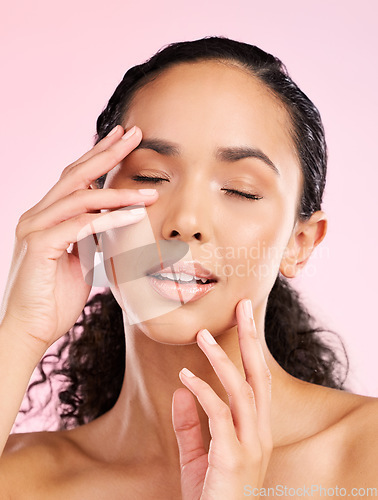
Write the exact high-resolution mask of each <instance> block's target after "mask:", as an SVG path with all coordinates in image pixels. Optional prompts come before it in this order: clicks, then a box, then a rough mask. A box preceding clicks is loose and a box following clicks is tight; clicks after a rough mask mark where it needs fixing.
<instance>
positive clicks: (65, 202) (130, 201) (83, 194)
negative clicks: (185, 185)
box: [17, 188, 158, 239]
mask: <svg viewBox="0 0 378 500" xmlns="http://www.w3.org/2000/svg"><path fill="white" fill-rule="evenodd" d="M157 196H158V192H157V190H156V191H155V193H154V194H153V195H146V194H143V193H140V192H139V191H138V190H137V189H112V188H106V189H78V190H77V191H74V192H73V193H71V194H69V195H68V196H65V197H64V198H62V199H59V200H57V201H56V202H54V203H52V204H51V205H49V206H48V207H47V208H45V209H44V210H42V211H41V212H38V213H36V214H35V215H32V216H30V217H29V218H28V219H24V220H22V221H21V222H19V224H18V227H17V238H18V239H23V238H25V236H26V235H27V234H29V233H31V232H33V231H39V230H41V229H47V228H49V227H52V226H55V225H57V224H59V223H60V222H62V221H64V220H68V219H70V218H73V217H76V216H79V215H80V214H83V213H85V212H92V213H93V212H97V213H99V212H100V211H101V209H114V210H117V209H119V208H122V207H125V206H129V205H134V204H138V203H143V204H145V205H151V204H152V203H153V202H154V201H156V199H157Z"/></svg>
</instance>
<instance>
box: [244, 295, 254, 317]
mask: <svg viewBox="0 0 378 500" xmlns="http://www.w3.org/2000/svg"><path fill="white" fill-rule="evenodd" d="M243 308H244V314H245V315H246V316H247V318H250V319H253V312H252V302H251V300H250V299H248V300H245V301H244V302H243Z"/></svg>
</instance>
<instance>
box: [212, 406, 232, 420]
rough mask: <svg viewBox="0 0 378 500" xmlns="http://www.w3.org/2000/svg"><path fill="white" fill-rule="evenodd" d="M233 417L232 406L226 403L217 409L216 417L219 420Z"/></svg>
mask: <svg viewBox="0 0 378 500" xmlns="http://www.w3.org/2000/svg"><path fill="white" fill-rule="evenodd" d="M230 417H231V412H230V408H229V407H228V406H227V405H226V404H225V403H224V404H220V405H219V406H218V408H217V409H216V411H215V418H216V419H219V420H229V419H230Z"/></svg>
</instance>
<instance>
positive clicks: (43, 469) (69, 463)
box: [0, 431, 81, 498]
mask: <svg viewBox="0 0 378 500" xmlns="http://www.w3.org/2000/svg"><path fill="white" fill-rule="evenodd" d="M80 460H81V457H80V450H79V449H77V447H75V445H74V444H73V443H72V442H71V441H70V440H69V439H67V438H66V437H65V434H64V433H62V432H59V431H56V432H48V431H42V432H30V433H19V434H11V435H10V436H9V438H8V441H7V443H6V446H5V448H4V451H3V454H2V456H1V458H0V475H1V478H2V479H1V483H0V497H1V498H11V497H12V498H24V495H25V492H28V491H29V492H30V494H31V498H33V496H32V495H33V493H32V491H33V490H34V489H35V488H39V487H40V485H42V484H43V485H47V484H48V482H49V480H50V479H51V480H54V479H57V478H58V476H59V475H62V474H63V475H64V474H65V473H66V472H67V469H68V468H69V469H71V468H72V467H74V466H75V464H77V463H78V461H80ZM20 471H22V474H20ZM17 495H18V496H17Z"/></svg>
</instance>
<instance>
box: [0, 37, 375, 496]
mask: <svg viewBox="0 0 378 500" xmlns="http://www.w3.org/2000/svg"><path fill="white" fill-rule="evenodd" d="M125 131H126V133H125ZM325 173H326V145H325V141H324V132H323V127H322V124H321V120H320V116H319V114H318V111H317V109H316V108H315V106H314V105H313V104H312V103H311V101H310V100H309V99H308V98H307V97H306V95H305V94H303V93H302V92H301V91H300V90H299V89H298V87H297V86H296V85H295V83H294V82H293V81H292V80H291V79H290V77H289V76H288V75H287V73H286V70H285V68H284V66H283V65H282V63H281V62H280V61H279V60H278V59H276V58H274V57H273V56H271V55H269V54H267V53H265V52H263V51H262V50H260V49H258V48H257V47H253V46H251V45H248V44H244V43H240V42H236V41H233V40H229V39H227V38H224V37H208V38H204V39H201V40H197V41H192V42H183V43H175V44H172V45H170V46H167V47H165V48H164V49H163V50H161V51H160V52H158V53H157V54H155V55H154V56H153V57H152V58H151V59H150V60H149V61H147V62H146V63H144V64H142V65H140V66H136V67H134V68H131V69H130V70H129V71H128V72H127V73H126V75H125V77H124V79H123V81H122V82H121V83H120V85H119V86H118V88H117V89H116V91H115V93H114V94H113V96H112V97H111V99H110V101H109V103H108V106H107V107H106V109H105V110H104V111H103V112H102V113H101V115H100V117H99V119H98V121H97V140H96V145H95V146H94V148H93V149H92V150H91V151H89V152H88V153H86V154H85V155H84V156H83V157H81V158H80V159H79V160H77V161H76V162H75V163H73V164H72V165H70V166H68V167H67V168H65V169H64V171H63V173H62V175H61V177H60V179H59V181H58V182H57V183H56V184H55V186H53V188H52V189H51V190H50V191H49V192H48V193H47V195H46V196H45V197H44V198H43V199H42V200H41V201H40V202H39V203H38V204H37V205H36V206H34V207H33V208H31V209H30V210H29V211H27V212H26V213H24V214H23V215H22V216H21V218H20V221H19V223H18V226H17V229H16V246H15V252H14V259H13V262H12V267H11V272H10V276H9V285H8V288H7V290H6V294H5V297H4V301H3V317H2V323H1V325H0V333H1V336H0V342H1V345H0V347H1V350H0V352H1V359H0V361H1V362H0V366H1V377H0V380H1V401H2V403H3V409H2V419H1V433H2V434H1V436H2V441H1V442H2V447H4V445H5V444H6V446H5V449H4V452H3V455H2V458H1V461H0V467H1V471H2V474H1V481H0V491H1V493H2V496H1V498H3V497H4V498H7V497H12V498H13V497H15V498H39V499H40V498H49V499H51V498H70V499H71V498H72V499H75V498H80V499H82V498H105V497H106V498H130V499H131V498H133V499H134V498H141V499H142V498H143V499H144V498H159V499H160V498H161V499H163V498H164V499H167V498H172V499H179V498H183V499H185V500H186V499H199V498H201V499H239V498H245V497H246V496H254V497H259V496H260V495H261V496H267V491H268V490H266V488H273V489H275V491H276V494H278V493H277V492H278V490H279V488H280V487H281V489H282V491H284V489H285V488H286V489H287V491H286V495H290V496H304V495H306V494H309V493H308V491H309V490H305V492H304V493H303V490H302V491H301V490H300V488H302V489H303V488H304V487H305V488H308V489H310V490H311V495H312V496H313V497H317V496H325V495H326V494H329V495H330V494H331V493H330V491H331V490H332V489H335V488H344V489H345V491H346V492H347V494H348V493H349V492H352V488H365V489H366V488H368V487H377V481H376V472H375V471H376V465H375V464H376V463H377V459H378V446H377V445H378V443H377V441H378V433H377V419H376V415H377V400H376V399H375V398H369V397H364V396H359V395H354V394H351V393H348V392H345V391H343V390H340V389H343V388H344V387H343V382H342V380H341V379H340V375H339V373H338V372H337V371H336V368H337V357H336V355H335V354H334V353H333V351H332V350H331V349H330V348H328V347H327V345H326V344H325V343H323V341H322V340H321V339H320V338H319V337H318V336H317V333H318V332H317V329H316V328H314V326H313V325H312V318H311V317H310V315H309V314H308V313H307V312H306V310H305V309H304V307H303V306H302V304H301V303H300V301H299V298H298V296H297V295H296V294H295V293H294V291H293V290H292V289H291V288H290V286H289V284H288V280H287V279H288V278H292V277H294V276H295V275H296V274H297V273H298V272H299V271H300V269H302V268H303V267H304V266H305V265H306V263H307V261H308V259H309V258H310V256H311V253H312V251H313V249H314V248H315V247H316V246H317V245H318V244H319V243H320V242H321V241H322V240H323V238H324V236H325V234H326V230H327V218H326V215H325V213H324V212H323V211H322V210H321V201H322V195H323V190H324V185H325ZM90 188H92V189H90ZM101 188H102V189H101ZM139 188H143V189H147V190H148V191H147V192H146V191H138V189H139ZM153 188H155V191H151V190H152V189H153ZM132 205H139V206H140V205H142V206H143V205H145V206H146V207H147V208H146V210H145V211H143V210H142V212H143V213H142V214H139V215H132V214H131V211H130V210H129V208H130V207H131V206H132ZM125 208H126V210H125ZM146 212H147V214H146ZM146 215H147V216H146ZM92 234H94V235H95V242H96V245H98V246H99V247H100V249H101V251H103V255H104V259H105V268H106V271H107V276H108V278H109V281H110V289H111V293H112V295H110V294H104V295H97V296H96V297H95V298H94V299H92V301H91V302H90V304H89V305H90V306H92V309H91V314H89V315H87V314H85V311H84V312H83V320H82V322H80V323H75V325H74V322H75V321H76V318H78V317H79V315H80V313H81V312H82V311H83V309H84V306H85V304H86V301H87V299H88V296H89V292H90V289H91V279H93V273H92V272H91V270H90V262H91V261H90V260H89V261H87V260H86V259H88V258H90V259H92V262H93V253H94V244H92V243H91V241H92V240H91V238H92V236H91V235H92ZM98 234H99V237H98V238H97V235H98ZM72 243H74V245H73V250H72V253H68V252H67V248H68V247H69V245H70V244H72ZM177 243H178V244H179V245H178V246H179V250H180V252H181V253H180V255H178V253H177V252H176V250H177V248H178V247H177V246H176V244H177ZM81 245H82V246H81ZM151 245H152V246H151ZM180 245H181V246H180ZM146 248H155V249H156V248H157V249H158V250H160V251H161V252H160V253H159V252H157V253H158V254H159V259H156V253H155V254H154V252H149V251H147V252H144V249H146ZM138 249H139V250H138ZM183 249H184V251H185V252H186V253H184V252H182V250H183ZM135 250H136V254H135V252H134V253H133V251H135ZM143 252H144V253H143ZM175 252H176V253H175ZM135 255H137V257H136V258H135ZM146 255H147V257H146ZM133 256H134V257H133ZM130 262H131V263H132V264H131V265H130ZM124 266H126V268H127V272H126V273H125V272H124V271H125V269H124ZM141 270H142V271H143V272H142V273H141V272H140V271H141ZM88 272H89V275H88V274H87V273H88ZM133 273H134V274H133ZM138 273H139V274H138ZM178 274H180V275H179V276H178ZM88 276H89V278H88ZM200 278H202V280H203V281H205V280H206V279H207V278H210V279H209V280H208V281H205V283H203V281H201V280H200ZM189 280H191V281H192V283H190V282H189ZM194 280H196V283H194ZM185 281H186V282H187V283H184V282H185ZM113 297H114V298H113ZM99 306H100V307H99ZM73 325H74V328H73V329H72V331H71V333H73V338H71V340H70V344H69V357H68V360H67V361H66V362H65V365H64V367H63V368H62V369H58V370H56V372H57V373H60V374H65V375H66V376H67V377H68V385H67V387H66V388H65V390H62V391H61V393H60V400H61V403H62V407H63V410H62V412H61V415H62V428H61V430H59V431H56V432H42V433H27V434H21V435H17V434H15V435H11V436H10V437H9V439H8V435H9V432H10V429H11V427H12V424H13V422H14V419H15V416H16V414H17V411H18V409H19V406H20V403H21V400H22V397H23V394H24V392H25V390H26V387H27V384H28V381H29V378H30V375H31V373H32V370H33V368H34V367H35V366H36V365H37V364H38V362H39V360H40V359H41V357H42V356H43V354H44V353H45V351H46V349H47V348H48V347H49V346H51V345H52V344H53V343H54V342H55V341H57V340H58V339H59V338H61V337H62V336H63V335H64V334H65V333H66V332H67V331H69V330H70V329H71V327H72V326H73ZM78 326H81V327H83V332H82V333H80V335H75V334H74V333H75V329H76V328H77V327H78ZM209 332H210V333H209ZM123 339H125V343H126V357H125V358H124V350H123V349H124V344H123ZM68 342H69V341H68V340H67V341H66V343H65V344H64V345H63V347H62V348H61V350H60V351H59V352H58V356H60V354H61V353H62V352H63V351H62V350H63V349H64V347H65V346H67V345H68ZM183 368H187V369H189V370H190V371H191V372H192V373H194V375H195V376H194V377H191V376H190V373H188V372H187V371H186V370H183ZM183 385H184V387H183ZM361 424H362V425H361ZM20 471H22V474H21V473H20ZM21 479H22V480H21ZM264 488H265V489H264ZM289 488H291V489H290V490H289ZM316 488H318V489H316ZM321 488H323V490H321ZM325 490H326V491H327V493H325V492H324V491H325ZM335 491H336V490H335ZM361 491H362V490H361ZM361 491H360V492H359V494H360V495H361V496H362V493H361ZM268 494H270V495H272V494H273V493H272V490H270V493H268ZM334 494H336V493H334ZM351 494H353V492H352V493H351ZM281 496H283V495H282V494H281Z"/></svg>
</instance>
